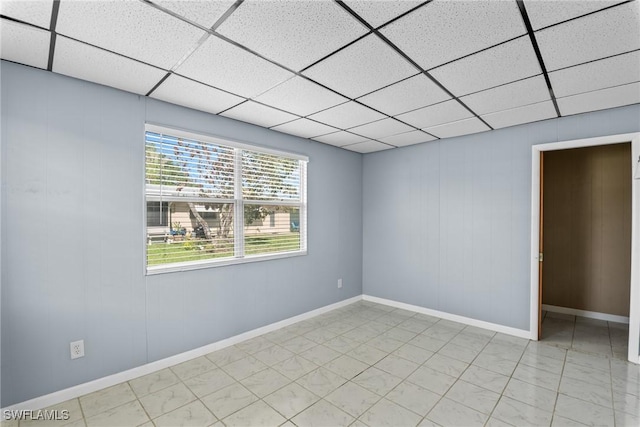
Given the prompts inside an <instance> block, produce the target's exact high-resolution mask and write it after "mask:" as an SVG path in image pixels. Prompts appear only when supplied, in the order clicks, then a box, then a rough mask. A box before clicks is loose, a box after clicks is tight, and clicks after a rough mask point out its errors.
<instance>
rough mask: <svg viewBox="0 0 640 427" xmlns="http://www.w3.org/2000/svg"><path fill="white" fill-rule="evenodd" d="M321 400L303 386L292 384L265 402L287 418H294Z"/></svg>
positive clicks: (267, 398)
mask: <svg viewBox="0 0 640 427" xmlns="http://www.w3.org/2000/svg"><path fill="white" fill-rule="evenodd" d="M319 399H320V398H319V397H318V396H316V395H315V394H313V393H311V392H310V391H309V390H307V389H305V388H304V387H302V386H301V385H298V384H296V383H291V384H289V385H287V386H285V387H283V388H281V389H280V390H278V391H276V392H274V393H272V394H270V395H269V396H267V397H265V398H264V399H263V400H264V401H265V402H267V403H268V404H269V405H270V406H271V407H272V408H273V409H275V410H276V411H278V412H279V413H281V414H282V415H283V416H284V417H286V418H292V417H294V416H295V415H296V414H299V413H300V412H302V411H303V410H305V409H307V408H308V407H309V406H311V405H313V404H314V403H316V402H317V401H318V400H319Z"/></svg>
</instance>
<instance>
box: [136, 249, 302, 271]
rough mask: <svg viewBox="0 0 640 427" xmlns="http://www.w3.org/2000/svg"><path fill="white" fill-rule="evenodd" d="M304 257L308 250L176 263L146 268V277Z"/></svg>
mask: <svg viewBox="0 0 640 427" xmlns="http://www.w3.org/2000/svg"><path fill="white" fill-rule="evenodd" d="M304 255H307V251H306V250H304V251H296V252H284V253H279V254H268V255H248V256H245V257H244V258H228V259H224V260H217V261H191V262H181V263H175V264H171V265H159V266H152V267H146V275H147V276H153V275H156V274H164V273H177V272H180V271H191V270H201V269H203V268H212V267H224V266H227V265H235V264H247V263H250V262H260V261H270V260H273V259H282V258H293V257H298V256H304Z"/></svg>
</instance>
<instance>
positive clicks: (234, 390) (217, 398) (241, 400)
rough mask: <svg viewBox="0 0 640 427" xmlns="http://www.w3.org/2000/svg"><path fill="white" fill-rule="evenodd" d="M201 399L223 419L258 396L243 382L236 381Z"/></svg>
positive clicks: (255, 399) (214, 413)
mask: <svg viewBox="0 0 640 427" xmlns="http://www.w3.org/2000/svg"><path fill="white" fill-rule="evenodd" d="M201 400H202V403H204V404H205V405H206V407H207V408H209V410H210V411H211V412H213V415H215V416H216V417H217V418H219V419H223V418H225V417H227V416H229V415H231V414H233V413H234V412H236V411H238V410H239V409H242V408H244V407H245V406H248V405H250V404H252V403H253V402H255V401H257V400H258V398H257V397H256V396H255V395H254V394H253V393H251V392H250V391H249V390H247V389H246V388H245V387H243V386H242V385H241V384H239V383H235V384H232V385H230V386H228V387H225V388H223V389H222V390H218V391H216V392H215V393H212V394H210V395H208V396H206V397H203V398H202V399H201Z"/></svg>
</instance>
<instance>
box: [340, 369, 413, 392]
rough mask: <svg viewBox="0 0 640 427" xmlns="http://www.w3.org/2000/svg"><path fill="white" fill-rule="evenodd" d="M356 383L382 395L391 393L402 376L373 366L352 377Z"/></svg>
mask: <svg viewBox="0 0 640 427" xmlns="http://www.w3.org/2000/svg"><path fill="white" fill-rule="evenodd" d="M351 381H353V382H354V383H356V384H358V385H360V386H362V387H364V388H366V389H367V390H369V391H372V392H374V393H376V394H378V395H380V396H384V395H385V394H387V393H389V392H390V391H391V390H392V389H393V388H394V387H395V386H397V385H398V384H400V382H401V381H402V379H401V378H398V377H396V376H394V375H391V374H389V373H387V372H384V371H381V370H380V369H378V368H375V367H371V368H369V369H367V370H366V371H364V372H362V373H361V374H359V375H358V376H356V377H354V378H352V379H351Z"/></svg>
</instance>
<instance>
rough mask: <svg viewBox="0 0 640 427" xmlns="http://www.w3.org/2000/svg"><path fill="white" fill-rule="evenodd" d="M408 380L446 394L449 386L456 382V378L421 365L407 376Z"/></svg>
mask: <svg viewBox="0 0 640 427" xmlns="http://www.w3.org/2000/svg"><path fill="white" fill-rule="evenodd" d="M407 381H409V382H412V383H414V384H416V385H419V386H420V387H422V388H426V389H427V390H431V391H433V392H434V393H438V394H445V393H446V392H447V390H449V387H451V386H452V385H453V383H455V382H456V378H455V377H452V376H450V375H447V374H443V373H442V372H439V371H436V370H433V369H431V368H428V367H426V366H421V367H419V368H418V369H416V371H415V372H414V373H413V374H411V375H409V377H407Z"/></svg>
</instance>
